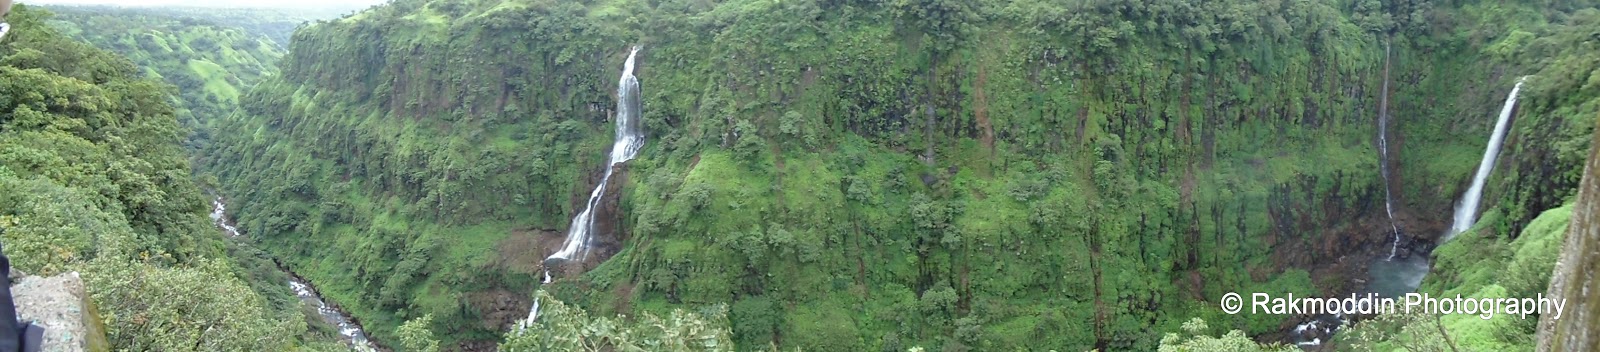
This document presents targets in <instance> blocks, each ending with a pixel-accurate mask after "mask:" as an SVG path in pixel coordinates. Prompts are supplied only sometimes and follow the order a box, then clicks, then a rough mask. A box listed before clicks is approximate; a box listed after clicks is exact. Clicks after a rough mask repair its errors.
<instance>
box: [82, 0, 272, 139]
mask: <svg viewBox="0 0 1600 352" xmlns="http://www.w3.org/2000/svg"><path fill="white" fill-rule="evenodd" d="M52 10H53V11H55V12H56V14H57V15H56V17H55V18H54V19H53V21H51V22H52V24H53V25H55V26H56V27H58V28H60V30H61V31H62V32H63V33H65V34H67V35H69V36H71V37H73V38H76V39H78V40H82V41H85V42H88V43H90V44H93V45H95V46H97V47H100V48H105V49H107V50H111V51H114V52H117V53H118V54H122V55H123V56H126V57H128V58H129V59H130V60H133V62H134V63H136V64H138V65H139V66H140V67H141V68H143V69H144V71H145V74H146V75H149V76H150V77H154V78H157V79H161V80H163V81H166V82H167V83H169V84H172V85H173V86H176V87H177V88H178V90H177V91H176V93H177V94H175V95H176V96H178V97H179V98H181V99H180V100H178V101H175V102H174V104H173V105H174V106H176V107H177V108H178V110H177V113H178V118H179V121H181V122H182V125H183V126H184V127H185V128H188V129H190V130H192V131H194V134H193V135H192V136H191V138H190V140H189V141H188V142H187V143H188V144H189V145H190V146H191V147H193V148H194V149H198V148H199V145H200V144H202V143H204V142H205V141H206V140H208V139H209V138H210V136H209V133H208V129H207V128H205V125H206V124H205V121H206V120H210V119H215V118H220V117H222V116H226V115H227V114H229V113H232V112H233V109H235V108H237V107H238V101H239V95H240V94H242V93H243V92H244V91H245V90H246V89H248V88H250V87H251V86H254V85H255V83H256V82H259V81H260V80H261V79H262V78H263V77H265V76H268V75H271V74H274V73H275V72H276V70H277V67H276V65H277V60H278V59H279V58H281V57H283V52H282V51H281V49H280V48H281V45H280V44H277V43H274V42H273V41H272V40H271V39H268V37H267V35H266V34H263V33H255V32H251V31H248V30H245V29H244V28H242V27H237V25H238V24H237V23H235V22H229V23H230V24H229V25H222V24H219V23H218V22H213V21H212V20H208V19H205V18H204V17H196V16H194V15H185V14H184V13H182V12H180V11H175V10H172V11H159V10H142V9H125V8H112V7H56V8H52ZM235 11H237V10H235ZM291 28H292V27H291Z"/></svg>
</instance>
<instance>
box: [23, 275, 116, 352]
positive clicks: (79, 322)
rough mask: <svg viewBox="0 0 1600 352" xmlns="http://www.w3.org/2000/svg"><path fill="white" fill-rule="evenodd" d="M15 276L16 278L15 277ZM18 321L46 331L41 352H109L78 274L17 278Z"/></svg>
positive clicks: (92, 305)
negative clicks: (30, 322) (31, 323)
mask: <svg viewBox="0 0 1600 352" xmlns="http://www.w3.org/2000/svg"><path fill="white" fill-rule="evenodd" d="M14 276H16V275H14ZM13 282H15V283H14V284H12V285H11V295H12V297H13V298H14V300H15V302H16V303H15V304H16V305H17V317H18V319H21V320H22V321H32V322H33V324H34V325H38V326H41V327H44V343H43V344H42V345H41V346H42V349H41V351H47V352H54V351H60V352H79V351H108V350H110V348H109V347H110V346H109V344H108V343H107V341H106V335H105V327H104V326H103V325H102V324H101V323H100V318H99V315H98V314H96V313H95V310H94V304H93V302H92V301H90V300H89V295H88V292H87V291H85V290H84V286H83V279H82V278H80V277H78V273H77V272H71V273H65V274H60V275H55V276H22V277H20V278H15V279H14V281H13Z"/></svg>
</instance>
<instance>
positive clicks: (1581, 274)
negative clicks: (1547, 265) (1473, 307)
mask: <svg viewBox="0 0 1600 352" xmlns="http://www.w3.org/2000/svg"><path fill="white" fill-rule="evenodd" d="M1596 122H1597V123H1600V119H1596ZM1594 141H1595V142H1596V143H1594V145H1596V146H1600V133H1595V135H1594ZM1583 175H1584V176H1583V181H1582V183H1581V185H1580V186H1578V203H1577V205H1576V206H1574V207H1573V210H1572V223H1570V224H1568V225H1567V240H1566V243H1565V244H1564V245H1563V247H1562V249H1561V257H1560V259H1559V260H1558V261H1557V262H1556V268H1555V272H1554V274H1552V277H1551V279H1550V291H1549V293H1548V294H1547V295H1548V296H1550V297H1552V298H1554V299H1560V300H1566V302H1567V306H1566V308H1565V311H1564V312H1563V313H1562V316H1561V319H1555V316H1554V315H1553V314H1548V315H1544V316H1541V317H1539V350H1540V351H1594V350H1600V329H1595V327H1596V326H1600V277H1597V275H1600V148H1592V149H1591V151H1590V152H1589V162H1588V163H1587V164H1585V166H1584V171H1583Z"/></svg>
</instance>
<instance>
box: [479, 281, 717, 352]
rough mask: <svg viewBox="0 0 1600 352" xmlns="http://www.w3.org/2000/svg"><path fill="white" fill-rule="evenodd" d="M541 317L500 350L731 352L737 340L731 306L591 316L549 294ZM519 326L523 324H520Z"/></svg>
mask: <svg viewBox="0 0 1600 352" xmlns="http://www.w3.org/2000/svg"><path fill="white" fill-rule="evenodd" d="M534 299H535V300H537V301H538V302H540V305H539V315H538V317H537V318H536V319H534V320H533V322H532V323H528V324H527V326H526V327H522V328H518V329H517V330H516V331H515V332H512V333H511V334H509V335H507V336H506V340H505V342H503V343H501V344H500V350H502V351H510V352H522V351H727V350H732V349H733V340H732V339H731V338H730V337H729V336H730V335H729V333H728V328H727V307H725V306H713V307H709V308H706V309H705V310H703V311H701V312H698V313H691V312H686V311H683V310H681V309H679V310H674V311H673V312H672V314H671V315H668V316H667V317H665V318H663V317H657V316H656V315H654V314H650V313H648V312H646V313H644V314H642V315H640V316H636V317H633V318H631V319H630V318H627V317H623V316H618V317H616V318H606V317H594V316H590V315H589V313H588V312H585V311H584V310H583V309H582V308H577V307H569V306H567V304H565V303H562V302H561V301H559V300H556V299H555V297H552V296H550V295H549V294H547V293H545V292H544V291H543V290H540V291H537V292H535V293H534ZM518 325H519V326H521V325H523V323H521V322H519V323H518Z"/></svg>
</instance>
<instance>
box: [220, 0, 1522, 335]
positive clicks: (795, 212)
mask: <svg viewBox="0 0 1600 352" xmlns="http://www.w3.org/2000/svg"><path fill="white" fill-rule="evenodd" d="M1405 6H1410V5H1399V4H1396V5H1394V7H1396V8H1392V9H1380V8H1367V7H1362V6H1356V7H1355V8H1347V7H1339V6H1334V5H1330V4H1323V3H1311V2H1289V3H1282V4H1274V3H1255V2H1228V1H1219V2H1210V3H1207V4H1206V5H1205V6H1204V7H1201V8H1197V7H1191V6H1189V5H1186V3H1183V2H1172V3H1166V2H1160V3H1150V2H1136V1H1129V2H1120V1H1111V2H1101V3H1097V5H1094V6H1089V5H1081V4H1077V3H1053V2H1042V3H1041V2H1033V1H992V2H979V3H966V2H955V1H923V2H894V3H876V2H853V1H783V2H770V1H726V2H716V3H712V2H702V1H660V2H651V3H633V2H582V1H578V2H551V1H515V0H513V1H500V2H492V1H491V2H483V3H470V4H469V3H462V2H453V1H421V0H409V1H397V2H394V3H392V4H390V5H386V6H381V7H378V8H375V9H372V10H369V11H365V12H362V13H359V14H356V15H353V16H350V17H347V18H343V19H340V20H336V21H327V22H322V23H318V24H314V25H312V26H309V27H307V28H305V29H304V30H302V31H300V32H298V33H297V34H296V36H295V39H294V43H293V44H291V52H290V53H289V54H288V56H287V57H286V59H285V61H284V65H283V67H284V69H283V72H284V74H283V75H282V76H281V77H276V78H272V79H269V80H267V81H266V82H264V83H263V84H261V85H260V86H259V87H257V88H256V89H254V90H252V91H251V92H250V93H248V94H246V95H245V97H244V98H243V99H242V101H241V104H242V106H243V112H242V113H239V114H235V115H233V116H230V117H229V118H227V119H226V120H224V121H221V122H220V123H219V126H220V127H219V130H218V136H219V137H218V141H219V142H218V143H217V145H216V146H215V147H214V148H213V149H212V150H210V151H208V153H210V154H211V155H212V156H213V157H215V158H217V160H218V161H219V162H218V163H216V165H215V166H214V167H213V171H214V172H215V173H216V174H217V175H218V176H219V178H221V179H223V180H224V183H225V184H226V186H225V189H226V190H227V192H228V194H229V196H230V198H231V199H234V200H236V201H237V203H239V204H238V208H239V209H240V210H241V211H240V216H239V217H240V220H241V221H240V224H241V226H242V227H243V228H244V229H245V230H246V232H247V233H250V234H252V235H253V236H258V237H260V238H262V239H263V241H265V242H266V243H267V244H268V246H269V248H270V249H271V250H272V251H274V252H275V253H278V254H280V255H282V256H284V257H286V259H287V261H288V262H289V263H290V264H291V265H292V266H295V267H296V271H297V272H300V273H302V274H304V275H306V276H307V277H308V278H309V279H311V280H313V281H316V282H317V284H318V286H320V287H323V288H324V291H326V292H325V293H328V295H329V296H330V298H331V299H332V300H334V301H338V302H339V303H340V304H342V305H343V306H345V307H347V308H351V311H352V312H353V313H354V314H355V315H356V316H358V317H359V318H361V320H362V321H363V322H364V323H367V325H368V326H369V327H372V328H373V330H374V332H375V333H377V334H379V335H380V337H381V335H384V334H388V333H389V331H390V330H392V329H393V327H394V326H397V325H399V322H400V321H402V320H403V319H405V318H407V317H415V316H420V315H422V314H429V313H431V314H433V315H434V317H435V319H434V320H433V322H434V324H435V325H436V327H438V328H439V329H438V330H440V331H451V333H450V334H449V337H450V339H451V340H455V341H458V342H459V341H486V340H493V339H494V337H495V336H496V334H498V333H499V331H502V330H503V329H504V327H505V326H506V324H507V323H509V322H506V321H495V322H491V323H488V324H484V323H483V322H482V321H480V320H482V319H483V318H484V317H490V316H496V317H499V316H504V314H502V312H503V311H504V310H505V309H504V306H505V301H504V299H502V298H503V297H505V296H506V295H507V292H511V293H517V292H531V289H532V288H533V286H534V285H535V284H536V283H537V282H538V281H539V279H540V277H539V273H540V272H539V271H538V270H537V269H538V268H536V267H534V266H533V263H537V259H538V258H543V256H544V255H546V254H548V253H549V252H550V251H552V250H553V249H554V248H552V247H551V246H549V244H552V243H559V235H560V234H561V233H562V231H561V230H564V229H565V227H566V226H567V221H568V220H569V219H570V217H571V216H572V215H573V214H574V213H575V212H577V211H579V210H581V209H578V208H579V207H578V206H577V205H578V203H579V202H580V201H581V200H582V199H583V198H584V196H585V195H587V192H588V191H589V190H590V189H592V187H593V183H594V182H595V181H597V178H598V177H597V175H596V173H597V172H598V171H599V170H600V165H599V163H600V162H601V161H602V160H604V157H603V152H604V151H605V150H606V148H607V146H608V145H609V142H610V137H611V136H610V135H609V131H610V129H611V125H610V122H609V121H608V120H607V119H608V118H609V117H610V114H611V112H610V111H609V110H610V109H612V108H613V107H614V106H615V105H616V104H615V101H614V100H615V97H614V96H612V95H611V92H614V91H615V85H614V84H615V83H613V82H615V80H616V76H617V70H619V69H620V67H621V62H622V60H623V56H625V55H626V52H627V51H626V50H627V48H628V46H629V45H631V44H643V45H644V48H645V49H644V51H642V52H640V54H639V55H640V57H639V72H638V76H639V79H640V81H641V83H642V86H643V95H644V110H645V111H644V127H645V128H646V130H647V131H648V132H647V135H648V136H647V138H646V140H647V143H648V144H647V145H646V146H645V148H644V149H643V151H642V152H641V155H640V157H639V158H638V159H636V160H634V161H633V162H630V163H629V165H627V166H626V169H627V172H628V174H627V177H625V178H624V181H621V182H618V185H617V186H616V187H620V189H618V190H617V192H613V193H612V194H619V195H620V196H619V198H618V199H616V200H615V201H614V202H615V203H612V201H608V202H607V203H606V205H607V206H606V209H607V210H608V211H606V212H603V213H602V217H601V218H602V219H603V220H602V222H603V223H602V224H601V226H600V228H602V229H614V230H610V231H603V232H606V233H605V234H601V237H602V241H603V242H610V243H616V244H617V245H616V246H615V248H616V249H617V250H618V251H617V253H616V256H615V257H610V258H609V260H604V263H602V264H598V266H597V267H595V268H594V269H593V270H592V271H589V272H587V273H586V274H584V275H582V276H577V275H569V276H568V277H564V278H562V280H558V282H557V283H556V284H554V285H552V286H551V287H550V290H551V291H552V292H554V293H556V294H557V295H558V296H560V297H561V298H562V299H563V300H566V301H569V302H576V303H580V304H583V305H586V306H590V307H596V310H597V311H598V312H601V313H612V312H622V313H626V312H630V311H634V310H638V309H651V310H658V311H659V310H662V309H664V307H671V306H677V305H699V304H708V303H716V302H733V306H732V311H731V312H730V317H731V318H732V319H733V325H734V326H735V327H736V328H735V335H736V336H735V337H736V340H737V341H738V342H740V343H741V344H746V345H749V346H765V345H767V344H768V343H779V344H780V345H781V346H784V347H789V346H795V347H805V348H808V349H820V350H860V349H868V348H885V349H899V347H901V345H902V344H904V345H906V346H910V345H912V344H921V345H930V346H931V345H946V346H964V347H978V348H983V349H997V350H1004V349H1016V348H1023V347H1026V346H1040V345H1048V346H1061V347H1063V348H1064V349H1089V348H1095V347H1101V348H1111V349H1149V348H1152V347H1153V346H1154V343H1155V340H1156V339H1158V338H1159V336H1158V334H1155V333H1153V331H1166V330H1173V329H1172V328H1175V327H1176V325H1177V324H1178V323H1180V322H1181V321H1183V320H1186V319H1187V318H1188V317H1190V316H1201V315H1207V316H1213V315H1214V316H1216V318H1215V320H1213V319H1211V318H1208V321H1213V322H1214V323H1217V324H1228V325H1231V326H1243V327H1246V328H1247V330H1249V331H1250V332H1251V333H1255V334H1262V333H1268V332H1271V331H1274V330H1277V329H1279V328H1281V327H1282V326H1281V324H1282V321H1279V320H1275V319H1266V318H1259V317H1257V318H1246V317H1239V316H1221V315H1216V314H1215V311H1214V308H1213V307H1214V305H1213V304H1208V303H1209V302H1214V301H1215V299H1217V298H1218V297H1220V295H1221V294H1222V293H1223V292H1226V291H1232V290H1239V291H1245V290H1248V289H1263V290H1265V289H1271V290H1277V291H1294V292H1296V293H1301V294H1304V293H1312V292H1314V291H1318V290H1323V291H1338V290H1340V289H1342V288H1347V287H1346V286H1347V285H1350V282H1354V281H1353V280H1349V279H1351V278H1350V277H1348V276H1347V274H1351V273H1359V272H1360V270H1348V271H1347V272H1343V273H1341V272H1321V273H1317V274H1316V275H1308V274H1307V273H1305V272H1304V271H1303V269H1306V268H1312V267H1315V266H1318V265H1323V264H1324V263H1331V262H1338V261H1341V258H1347V257H1348V258H1350V259H1346V260H1350V261H1353V262H1355V261H1359V260H1356V259H1359V257H1361V256H1362V255H1364V253H1367V252H1376V251H1379V250H1380V249H1381V251H1382V252H1383V253H1384V254H1387V252H1388V248H1389V241H1390V234H1389V232H1388V229H1389V228H1390V227H1389V226H1388V221H1389V220H1388V219H1387V218H1386V217H1385V216H1384V210H1383V199H1384V198H1383V197H1384V196H1383V188H1382V185H1383V184H1384V182H1385V180H1384V179H1383V178H1382V177H1381V176H1380V175H1381V173H1380V172H1379V170H1378V168H1377V165H1378V157H1377V153H1376V152H1375V147H1374V146H1375V144H1376V143H1375V139H1374V138H1375V136H1376V135H1377V131H1376V127H1377V126H1376V123H1377V115H1378V114H1377V113H1376V109H1377V105H1378V101H1379V98H1380V96H1381V95H1382V94H1386V93H1387V94H1392V97H1391V100H1390V102H1391V104H1390V105H1391V106H1390V108H1391V110H1393V111H1392V115H1393V116H1397V117H1396V118H1395V119H1393V122H1392V123H1393V124H1394V126H1391V127H1393V128H1394V129H1393V130H1391V131H1392V132H1394V133H1393V134H1392V136H1391V138H1392V139H1393V140H1392V141H1391V142H1392V143H1391V144H1390V145H1391V146H1392V147H1393V148H1396V149H1397V150H1396V151H1395V154H1394V155H1395V156H1396V158H1395V159H1393V161H1392V162H1391V164H1393V165H1392V166H1394V167H1395V168H1396V171H1397V173H1396V175H1397V176H1396V177H1393V178H1391V180H1389V181H1390V182H1393V183H1394V185H1395V187H1396V190H1397V191H1396V194H1397V197H1398V198H1399V199H1400V200H1401V203H1399V204H1397V207H1398V209H1397V212H1398V214H1397V217H1398V218H1399V221H1400V222H1401V227H1402V228H1403V229H1405V230H1406V231H1407V232H1408V233H1409V234H1411V235H1412V236H1415V237H1421V238H1424V239H1426V238H1430V237H1433V236H1435V235H1436V234H1438V233H1442V230H1443V226H1444V225H1443V223H1442V222H1440V221H1436V220H1429V219H1431V218H1445V217H1447V215H1446V214H1447V213H1448V209H1449V205H1450V204H1452V203H1453V199H1451V198H1453V197H1455V195H1456V194H1457V193H1459V190H1460V188H1461V187H1460V186H1459V185H1460V184H1462V183H1464V182H1466V181H1467V178H1468V177H1470V173H1471V171H1470V170H1471V168H1472V167H1473V166H1474V164H1472V161H1473V160H1476V159H1474V158H1475V157H1476V156H1477V155H1481V153H1482V139H1483V136H1487V135H1488V133H1487V128H1488V127H1489V126H1487V125H1488V124H1489V123H1491V122H1492V121H1485V120H1486V119H1482V118H1477V117H1480V116H1489V115H1490V114H1491V113H1489V112H1490V111H1492V110H1493V109H1494V107H1493V106H1492V105H1494V104H1493V103H1492V102H1496V101H1499V99H1500V98H1496V97H1495V96H1496V95H1501V94H1503V91H1502V90H1474V89H1469V88H1467V87H1473V86H1498V85H1497V84H1498V83H1500V82H1507V81H1512V80H1514V79H1515V76H1514V75H1510V74H1502V73H1498V72H1497V70H1496V69H1499V68H1504V67H1505V66H1507V65H1509V64H1507V63H1505V62H1502V61H1496V60H1483V61H1478V60H1472V59H1473V58H1477V57H1478V56H1479V51H1478V50H1479V49H1480V48H1481V47H1482V46H1483V45H1486V43H1485V41H1486V40H1487V39H1483V38H1482V37H1453V36H1449V35H1447V33H1454V32H1455V31H1457V30H1458V29H1459V28H1483V29H1482V31H1484V32H1483V34H1484V35H1485V36H1487V37H1490V38H1499V37H1500V36H1502V35H1503V34H1504V33H1500V30H1498V29H1493V28H1496V26H1492V25H1487V24H1485V23H1480V22H1493V20H1489V18H1493V17H1489V16H1481V17H1474V16H1465V15H1463V16H1461V17H1460V18H1458V19H1452V20H1450V21H1447V22H1448V23H1447V24H1449V26H1442V27H1438V28H1432V27H1429V25H1430V24H1437V23H1432V22H1428V21H1425V19H1427V18H1434V19H1438V18H1437V17H1427V16H1425V15H1440V16H1447V15H1454V14H1456V13H1457V12H1456V11H1458V9H1449V8H1440V9H1422V8H1417V9H1412V8H1403V7H1405ZM1386 11H1387V12H1394V13H1404V14H1410V15H1405V16H1403V17H1404V18H1391V17H1385V16H1381V15H1379V14H1378V13H1379V12H1386ZM1435 11H1437V12H1435ZM1535 18H1540V17H1538V16H1535ZM927 19H931V20H927ZM1383 33H1407V34H1415V35H1416V36H1417V37H1418V38H1419V39H1415V40H1408V39H1406V38H1405V36H1395V37H1394V39H1392V40H1394V41H1395V43H1394V47H1395V53H1396V54H1395V55H1396V57H1398V58H1399V59H1397V60H1396V64H1395V65H1394V67H1393V70H1394V72H1393V75H1392V76H1393V77H1394V78H1393V80H1394V81H1395V82H1393V84H1392V87H1393V88H1392V89H1391V90H1392V91H1393V92H1383V91H1382V88H1381V87H1382V86H1383V84H1382V83H1383V82H1382V81H1381V77H1382V66H1383V55H1382V53H1383V42H1384V41H1385V40H1389V39H1388V36H1386V35H1381V34H1383ZM1485 72H1495V73H1491V74H1485ZM1505 86H1506V87H1509V84H1506V85H1505ZM1484 102H1490V103H1484ZM1529 144H1530V145H1531V144H1533V142H1532V141H1530V142H1529ZM1529 154H1534V153H1529ZM1435 160H1445V161H1435ZM1399 175H1403V176H1399ZM1407 180H1410V181H1407ZM612 204H615V208H614V211H611V210H613V208H612V207H611V205H612ZM607 213H609V214H607ZM600 259H607V258H600ZM1290 268H1297V269H1290ZM513 295H514V294H513ZM517 304H519V305H523V306H526V305H528V304H529V303H528V302H527V301H525V300H523V301H519V302H517ZM850 317H858V318H859V319H856V320H852V319H848V318H850ZM844 321H849V323H838V322H844ZM823 322H827V323H823ZM459 327H471V328H465V329H462V328H459ZM1030 327H1034V328H1030ZM902 341H903V342H902ZM952 348H957V347H952Z"/></svg>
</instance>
